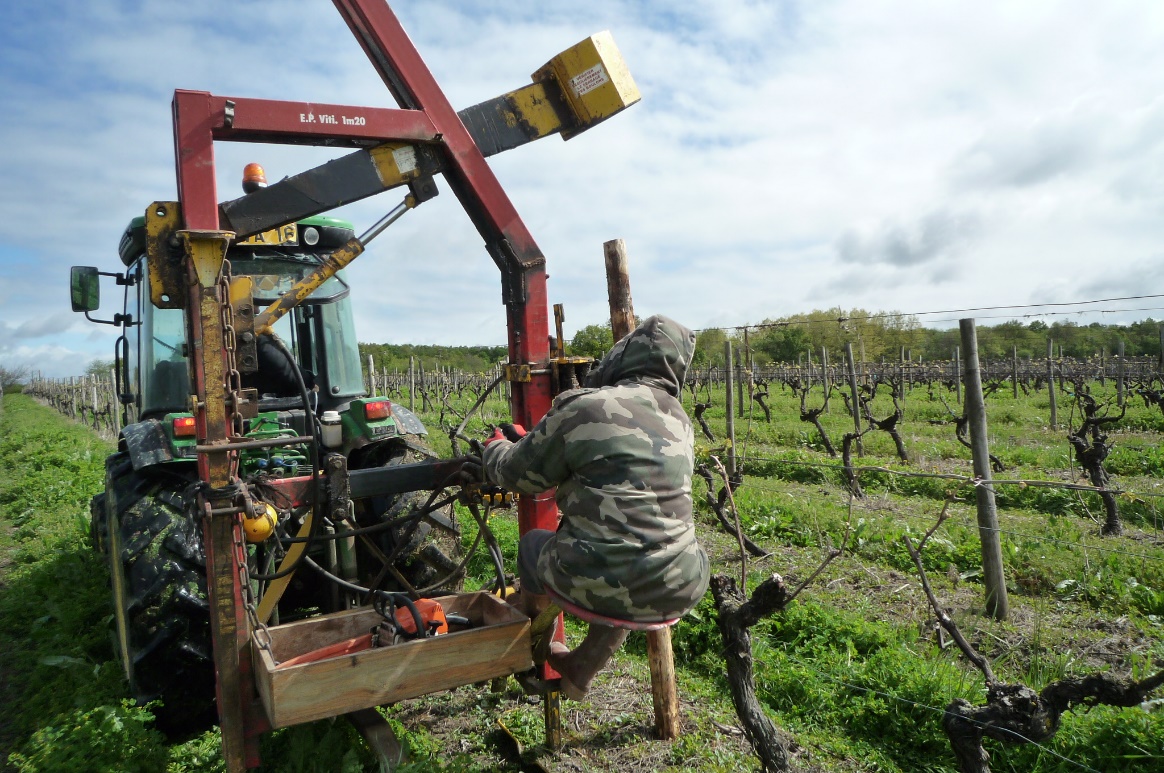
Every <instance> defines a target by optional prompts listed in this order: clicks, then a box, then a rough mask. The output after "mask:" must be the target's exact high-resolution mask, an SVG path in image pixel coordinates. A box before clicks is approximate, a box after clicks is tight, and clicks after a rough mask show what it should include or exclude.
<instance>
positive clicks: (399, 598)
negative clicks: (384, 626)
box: [303, 556, 428, 639]
mask: <svg viewBox="0 0 1164 773" xmlns="http://www.w3.org/2000/svg"><path fill="white" fill-rule="evenodd" d="M303 560H304V562H306V564H307V565H308V566H309V567H311V568H312V569H314V570H315V571H317V572H319V573H320V574H322V575H323V577H324V579H327V580H330V581H331V582H333V583H335V584H336V585H338V586H340V587H341V588H343V589H344V590H348V591H351V592H353V593H360V594H365V595H366V594H373V595H374V596H376V597H377V598H379V599H384V600H388V599H391V600H392V604H393V606H394V608H395V607H399V606H400V605H401V604H403V605H404V606H405V607H407V608H408V612H409V614H411V615H412V620H413V622H415V623H416V631H417V634H416V635H417V637H418V638H422V639H423V638H424V637H426V636H427V635H428V631H426V630H425V627H424V619H423V618H422V617H421V615H420V611H419V610H417V608H416V604H414V603H413V601H412V599H410V598H408V594H407V593H393V592H391V591H386V590H377V589H375V588H365V587H363V586H361V585H356V584H355V583H353V582H348V581H347V580H345V579H343V578H342V577H337V576H335V575H334V574H332V573H331V572H329V571H327V570H326V569H324V568H323V567H322V566H320V565H319V564H317V563H315V562H314V561H312V560H311V559H310V558H307V557H306V556H304V558H303ZM373 608H374V609H376V611H377V612H379V613H380V615H381V616H383V617H384V618H386V619H387V617H388V615H386V614H385V613H384V612H383V611H382V610H381V609H380V608H379V607H377V606H376V605H375V603H373ZM395 618H396V615H395V613H393V615H392V623H393V625H396V619H395ZM398 627H399V626H398Z"/></svg>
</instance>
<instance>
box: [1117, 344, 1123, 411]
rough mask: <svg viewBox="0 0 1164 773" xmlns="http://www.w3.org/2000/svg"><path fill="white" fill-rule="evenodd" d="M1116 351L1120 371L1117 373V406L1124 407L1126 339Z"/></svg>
mask: <svg viewBox="0 0 1164 773" xmlns="http://www.w3.org/2000/svg"><path fill="white" fill-rule="evenodd" d="M1117 346H1118V347H1119V348H1118V349H1117V350H1116V351H1117V353H1118V354H1119V358H1120V361H1119V369H1118V370H1117V371H1116V405H1118V406H1119V407H1121V408H1123V407H1124V339H1122V338H1121V339H1120V341H1119V344H1117Z"/></svg>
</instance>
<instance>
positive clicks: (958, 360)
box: [954, 346, 962, 407]
mask: <svg viewBox="0 0 1164 773" xmlns="http://www.w3.org/2000/svg"><path fill="white" fill-rule="evenodd" d="M961 351H962V350H961V347H958V346H955V347H954V397H956V398H957V399H958V406H959V407H961V405H962V353H961Z"/></svg>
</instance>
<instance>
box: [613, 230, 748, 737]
mask: <svg viewBox="0 0 1164 773" xmlns="http://www.w3.org/2000/svg"><path fill="white" fill-rule="evenodd" d="M602 252H603V255H604V256H605V257H606V289H607V294H608V300H609V301H610V332H611V333H613V334H614V340H615V341H619V340H621V339H622V338H623V337H624V336H627V335H630V333H631V331H632V330H634V329H635V310H634V307H633V305H632V303H631V290H630V272H629V270H628V269H627V255H626V245H625V244H624V243H623V240H622V239H613V240H611V241H608V242H606V243H605V244H603V245H602ZM728 345H729V346H730V345H731V344H730V343H729V344H728ZM728 373H729V374H730V373H731V361H730V360H729V361H728ZM729 377H730V376H729ZM730 391H731V390H730V389H729V394H730ZM679 396H680V397H682V396H683V395H679ZM728 421H729V422H730V421H731V410H730V409H729V410H728ZM733 452H734V449H733ZM733 472H734V467H733ZM647 664H648V665H649V666H650V669H651V700H652V702H653V703H654V705H655V732H656V733H658V735H659V738H660V739H662V740H664V741H673V740H675V739H676V738H678V737H679V688H678V685H677V684H676V683H675V655H674V652H673V651H672V649H671V629H670V628H661V629H659V630H657V631H648V632H647Z"/></svg>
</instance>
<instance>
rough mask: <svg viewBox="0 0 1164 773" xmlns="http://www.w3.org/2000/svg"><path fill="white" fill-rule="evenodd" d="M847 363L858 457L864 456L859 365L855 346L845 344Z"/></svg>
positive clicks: (848, 343)
mask: <svg viewBox="0 0 1164 773" xmlns="http://www.w3.org/2000/svg"><path fill="white" fill-rule="evenodd" d="M845 362H846V363H847V364H848V366H849V391H851V392H852V393H853V432H855V433H856V435H857V456H864V455H865V449H864V447H863V445H862V443H861V401H860V399H858V397H857V365H856V363H854V362H853V344H852V343H850V342H846V343H845Z"/></svg>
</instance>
